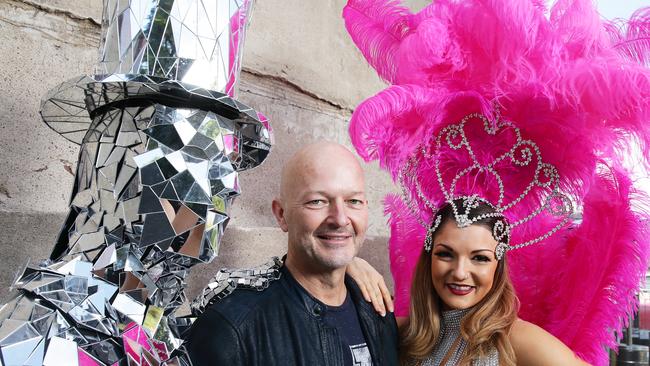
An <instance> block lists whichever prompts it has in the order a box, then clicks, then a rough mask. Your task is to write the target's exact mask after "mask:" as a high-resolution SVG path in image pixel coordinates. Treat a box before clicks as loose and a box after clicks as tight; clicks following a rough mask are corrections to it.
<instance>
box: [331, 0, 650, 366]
mask: <svg viewBox="0 0 650 366" xmlns="http://www.w3.org/2000/svg"><path fill="white" fill-rule="evenodd" d="M343 17H344V19H345V23H346V28H347V30H348V32H349V33H350V35H351V38H352V40H353V41H354V43H355V44H356V45H357V47H358V48H359V50H360V51H361V53H362V54H363V56H364V57H365V58H366V60H367V61H368V62H369V63H370V65H371V66H372V67H373V68H374V69H375V70H376V71H377V73H378V74H379V76H380V77H381V78H382V79H384V80H385V81H387V82H388V83H389V84H390V85H389V86H388V87H387V88H386V89H385V90H383V91H381V92H379V93H378V94H376V95H374V96H372V97H370V98H368V99H366V100H365V101H364V102H362V103H361V104H360V105H359V106H358V107H357V108H356V109H355V110H354V113H353V115H352V118H351V120H350V139H351V141H352V144H353V145H354V147H355V148H356V150H357V153H358V154H359V155H360V156H361V157H362V158H363V159H365V160H366V161H371V160H377V161H378V162H379V164H380V166H381V167H382V168H384V169H386V170H387V171H388V172H389V173H390V174H391V176H392V177H393V179H394V180H395V181H396V183H397V184H398V185H399V187H400V188H401V189H402V195H401V197H396V196H395V195H389V196H388V197H387V198H386V199H385V212H386V213H387V215H388V216H389V217H390V226H391V228H390V230H391V235H390V242H389V253H390V260H391V272H392V274H393V279H394V284H395V314H396V316H403V317H408V318H409V320H408V321H407V322H406V323H404V324H403V325H402V334H403V339H402V354H403V356H404V357H403V358H404V360H403V361H404V362H406V363H408V362H412V361H413V362H415V363H416V364H417V363H421V364H425V365H428V364H434V365H437V364H440V361H444V360H445V359H446V360H447V361H449V362H443V364H445V363H446V364H448V365H451V364H456V363H458V362H459V363H461V364H462V363H465V364H466V363H469V362H470V361H471V362H472V363H476V364H485V363H487V364H490V362H491V360H493V359H494V358H495V357H497V356H498V359H499V361H500V364H506V365H512V364H517V365H537V364H540V365H571V364H580V363H581V362H582V361H580V360H579V359H578V358H576V357H575V356H574V355H573V353H572V352H571V350H572V351H573V352H575V354H576V355H578V356H579V357H580V358H581V359H582V360H585V361H586V362H588V363H590V364H594V365H599V366H600V365H603V366H604V365H606V364H607V363H608V353H607V349H608V348H609V349H612V348H615V347H616V344H617V342H616V338H617V334H618V335H620V332H621V329H622V327H623V325H624V324H625V322H626V319H627V318H628V316H629V314H631V313H632V312H633V310H634V307H635V300H634V294H635V293H636V292H637V291H638V289H639V284H640V283H641V281H642V280H643V278H644V276H645V271H646V269H647V268H648V259H649V258H650V245H649V242H648V239H647V238H648V237H650V233H649V232H648V227H647V225H646V224H644V222H650V221H648V219H650V213H649V212H648V207H650V205H649V204H648V197H647V195H646V194H644V193H642V192H638V191H635V189H634V187H633V185H632V179H631V175H630V173H629V171H628V170H626V169H625V168H624V164H625V157H626V155H628V154H627V153H628V152H627V150H626V149H628V147H629V140H627V138H628V137H630V136H632V137H634V138H636V140H638V141H639V142H640V146H641V147H642V149H644V152H645V154H643V156H642V159H644V163H645V164H650V153H648V151H650V124H648V123H647V122H648V121H649V120H650V70H649V69H648V67H647V66H648V64H647V60H649V59H650V48H649V47H647V35H648V34H650V21H649V19H650V9H645V10H640V11H638V12H637V13H636V15H635V16H634V17H633V19H631V21H630V23H629V25H627V26H625V25H624V26H622V27H619V26H620V25H621V24H622V23H617V24H605V23H603V22H602V21H601V18H600V16H599V14H598V13H597V11H596V10H595V9H594V7H593V4H592V2H591V1H590V0H557V1H556V2H555V3H554V4H552V5H550V9H547V8H546V2H543V1H537V0H530V1H528V0H489V1H485V0H462V1H460V0H436V1H433V2H432V3H431V4H430V5H428V6H426V7H424V8H423V9H422V10H421V11H419V12H417V13H412V12H411V11H410V10H409V9H408V8H406V7H405V6H403V5H402V4H400V3H399V1H397V0H348V4H347V6H346V8H345V10H344V12H343ZM646 166H650V165H646ZM484 205H486V206H487V207H489V210H487V211H486V212H484V213H476V212H475V211H476V210H484V209H485V207H483V206H484ZM574 206H576V207H577V208H578V209H577V210H574V209H573V207H574ZM449 210H451V214H450V213H449ZM477 212H478V211H477ZM492 220H494V222H491V221H492ZM486 232H487V234H486ZM489 234H492V235H491V237H492V238H491V239H490V238H489V236H490V235H489ZM463 238H472V240H467V242H466V240H463ZM474 239H475V240H474ZM423 244H424V247H425V250H424V251H423V250H422V245H423ZM478 249H487V250H482V251H481V252H480V253H479V255H472V254H473V253H472V252H473V251H474V250H478ZM481 253H482V254H481ZM506 257H507V259H506ZM506 260H507V262H508V265H506ZM484 271H485V272H484ZM353 272H354V269H353ZM362 272H365V271H362ZM481 274H484V275H481ZM364 276H366V275H363V276H361V277H364ZM358 277H359V276H357V278H358ZM465 277H467V278H465ZM479 280H481V281H482V282H480V281H479ZM373 281H374V280H373ZM483 283H485V284H483ZM486 284H487V285H486ZM373 286H374V285H373ZM373 286H370V285H369V286H365V287H367V288H366V292H367V293H368V294H369V295H371V294H373V293H377V291H374V290H372V289H373V288H374V287H373ZM361 287H362V290H363V288H364V286H361ZM513 288H514V289H515V290H516V295H517V298H518V299H519V301H518V302H516V301H515V300H514V299H515V298H514V295H513ZM479 289H480V290H481V291H479ZM379 292H381V293H382V294H383V297H386V296H387V295H386V293H387V291H386V289H385V288H384V289H382V290H381V291H379ZM369 297H371V298H372V300H373V302H375V304H376V305H377V304H378V303H379V299H378V297H380V296H379V295H372V296H369ZM470 300H471V301H470ZM447 311H452V313H447ZM458 312H460V314H459V313H458ZM447 314H452V315H453V316H452V318H453V319H458V317H460V318H462V321H460V320H459V321H458V322H459V323H460V324H461V325H460V328H459V329H457V330H455V331H452V330H448V329H446V326H448V325H449V324H451V323H452V322H451V321H447V322H445V321H444V319H445V316H446V315H447ZM449 316H451V315H449ZM519 318H521V319H525V320H526V321H523V320H519ZM529 322H530V323H529ZM533 324H535V325H533ZM538 326H539V327H538ZM540 327H541V328H540ZM542 328H543V329H542ZM456 331H457V332H459V333H458V334H460V335H461V337H457V336H455V335H454V334H456V333H454V332H456ZM450 334H451V335H450ZM551 334H552V335H551ZM560 340H561V342H560ZM565 345H566V346H565ZM567 346H568V347H569V348H570V349H571V350H569V349H568V348H567ZM449 350H451V351H449Z"/></svg>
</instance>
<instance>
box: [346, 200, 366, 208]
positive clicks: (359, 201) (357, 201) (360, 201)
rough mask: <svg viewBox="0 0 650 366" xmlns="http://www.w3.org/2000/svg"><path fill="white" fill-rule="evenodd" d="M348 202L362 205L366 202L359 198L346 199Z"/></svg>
mask: <svg viewBox="0 0 650 366" xmlns="http://www.w3.org/2000/svg"><path fill="white" fill-rule="evenodd" d="M348 202H349V203H350V204H351V205H353V206H363V204H364V203H366V202H365V201H363V200H359V199H356V198H355V199H351V200H348Z"/></svg>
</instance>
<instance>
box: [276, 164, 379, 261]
mask: <svg viewBox="0 0 650 366" xmlns="http://www.w3.org/2000/svg"><path fill="white" fill-rule="evenodd" d="M294 178H295V179H294V181H293V182H292V184H291V187H290V190H289V192H286V193H287V194H286V197H284V199H282V202H281V203H280V204H281V206H282V215H281V216H282V217H281V218H279V222H280V226H281V228H282V229H283V230H284V231H286V232H288V235H289V256H291V257H292V260H295V261H300V262H302V263H303V264H305V265H309V266H310V268H312V269H315V270H332V269H337V268H341V267H345V266H346V265H347V264H348V263H349V262H350V261H351V260H352V258H354V256H356V254H357V253H358V251H359V248H360V247H361V245H362V244H363V241H364V239H365V234H366V229H367V227H368V204H367V201H366V195H365V187H364V185H365V184H364V178H363V172H362V171H361V169H360V168H359V167H358V164H357V163H356V161H354V160H352V161H349V162H347V161H345V160H340V159H336V158H334V157H331V156H327V157H326V156H325V155H324V154H323V155H322V156H321V158H320V159H316V160H315V161H312V162H311V163H310V164H306V165H304V166H302V167H301V168H300V169H297V174H296V176H295V177H294Z"/></svg>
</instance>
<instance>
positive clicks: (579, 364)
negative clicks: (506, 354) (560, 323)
mask: <svg viewBox="0 0 650 366" xmlns="http://www.w3.org/2000/svg"><path fill="white" fill-rule="evenodd" d="M510 342H511V344H512V347H513V349H514V351H515V356H516V357H517V365H521V366H555V365H563V366H584V365H589V364H588V363H586V362H584V361H583V360H581V359H580V358H579V357H578V356H576V355H575V354H574V353H573V351H571V349H570V348H569V347H567V346H566V345H565V344H564V343H562V342H561V341H560V340H559V339H557V338H555V337H554V336H553V335H552V334H551V333H549V332H547V331H545V330H544V329H542V328H540V327H538V326H537V325H535V324H533V323H529V322H527V321H524V320H521V319H517V321H515V323H514V324H513V326H512V330H511V332H510Z"/></svg>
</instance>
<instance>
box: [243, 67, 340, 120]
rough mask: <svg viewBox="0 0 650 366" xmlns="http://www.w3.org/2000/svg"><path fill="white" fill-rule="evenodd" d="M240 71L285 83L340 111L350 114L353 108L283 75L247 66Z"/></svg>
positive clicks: (296, 90)
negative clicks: (265, 72)
mask: <svg viewBox="0 0 650 366" xmlns="http://www.w3.org/2000/svg"><path fill="white" fill-rule="evenodd" d="M242 72H245V73H248V74H250V75H253V76H256V77H259V78H261V79H266V80H271V81H275V82H278V83H281V84H284V85H287V86H288V87H290V88H291V89H293V90H294V91H295V92H298V93H300V94H303V95H306V96H308V97H310V98H312V99H315V100H317V101H320V102H322V103H325V104H327V105H329V106H331V107H334V108H336V109H338V110H340V111H342V112H347V113H350V114H351V113H352V112H353V110H352V109H351V108H348V107H344V106H342V105H341V104H339V103H336V102H333V101H331V100H329V99H325V98H323V97H321V96H319V95H317V94H316V93H314V92H312V91H309V90H307V89H304V88H303V87H301V86H300V85H298V84H296V83H294V82H292V81H291V80H289V79H287V78H284V77H281V76H276V75H269V74H264V73H261V72H259V71H257V70H252V69H249V68H246V67H244V68H242ZM303 109H304V108H303Z"/></svg>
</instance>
